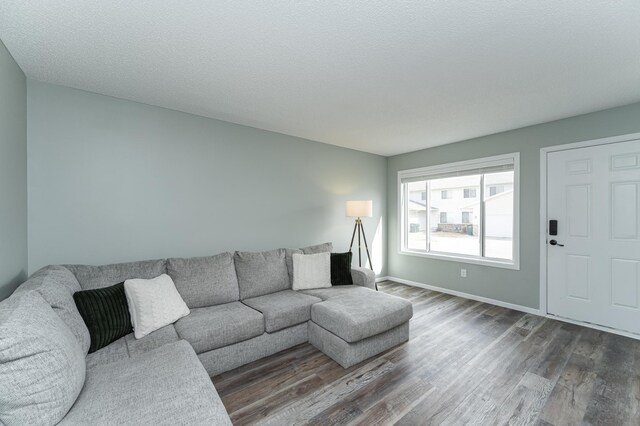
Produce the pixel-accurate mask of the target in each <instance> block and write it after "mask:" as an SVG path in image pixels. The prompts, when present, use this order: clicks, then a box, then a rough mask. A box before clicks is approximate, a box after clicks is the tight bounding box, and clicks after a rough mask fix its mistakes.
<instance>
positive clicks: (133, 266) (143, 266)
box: [65, 259, 166, 290]
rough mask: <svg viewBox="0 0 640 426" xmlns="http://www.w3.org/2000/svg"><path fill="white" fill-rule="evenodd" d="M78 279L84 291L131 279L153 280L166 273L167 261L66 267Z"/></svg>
mask: <svg viewBox="0 0 640 426" xmlns="http://www.w3.org/2000/svg"><path fill="white" fill-rule="evenodd" d="M65 266H66V267H67V268H68V269H69V270H70V271H71V272H73V274H74V275H75V276H76V278H77V279H78V282H79V283H80V287H82V289H83V290H93V289H95V288H102V287H109V286H112V285H114V284H118V283H121V282H124V281H126V280H130V279H136V278H142V279H147V280H148V279H151V278H155V277H157V276H160V275H162V274H164V273H165V272H166V260H165V259H158V260H143V261H141V262H129V263H115V264H111V265H102V266H92V265H65Z"/></svg>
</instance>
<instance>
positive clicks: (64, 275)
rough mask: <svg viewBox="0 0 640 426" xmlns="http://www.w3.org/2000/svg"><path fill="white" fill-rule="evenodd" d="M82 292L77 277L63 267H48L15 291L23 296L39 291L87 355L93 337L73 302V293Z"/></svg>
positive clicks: (32, 276) (36, 273)
mask: <svg viewBox="0 0 640 426" xmlns="http://www.w3.org/2000/svg"><path fill="white" fill-rule="evenodd" d="M79 290H80V284H79V283H78V280H77V279H76V277H75V276H74V275H73V274H72V273H71V271H69V270H68V269H67V268H65V267H63V266H46V267H44V268H42V269H40V270H39V271H37V272H35V273H34V274H33V275H31V277H29V279H28V280H27V281H26V282H24V283H23V284H22V285H21V286H20V287H18V289H17V290H16V291H15V294H22V293H26V292H29V291H37V292H38V293H39V294H40V295H41V296H42V298H43V299H44V300H45V301H46V302H47V303H48V304H49V305H50V306H51V307H52V308H53V310H54V312H55V313H56V314H57V315H58V317H60V319H61V320H62V321H63V322H64V323H65V324H66V325H67V327H69V329H70V330H71V332H72V333H73V335H74V336H75V337H76V339H77V341H78V344H79V345H80V347H81V348H82V351H83V352H84V354H85V355H86V354H87V352H89V345H90V343H91V337H90V336H89V330H88V329H87V327H86V325H85V323H84V321H83V319H82V317H81V316H80V312H78V309H77V307H76V304H75V302H74V300H73V293H75V292H76V291H79Z"/></svg>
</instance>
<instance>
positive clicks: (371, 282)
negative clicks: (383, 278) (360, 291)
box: [351, 266, 376, 290]
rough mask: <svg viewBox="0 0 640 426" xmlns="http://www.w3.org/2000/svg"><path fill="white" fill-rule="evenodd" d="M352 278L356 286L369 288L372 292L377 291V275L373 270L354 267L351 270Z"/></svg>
mask: <svg viewBox="0 0 640 426" xmlns="http://www.w3.org/2000/svg"><path fill="white" fill-rule="evenodd" d="M351 278H353V284H354V285H359V286H362V287H367V288H370V289H372V290H375V289H376V274H375V273H374V272H373V271H372V270H371V269H367V268H359V267H356V266H353V267H352V268H351Z"/></svg>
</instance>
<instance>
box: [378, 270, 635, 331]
mask: <svg viewBox="0 0 640 426" xmlns="http://www.w3.org/2000/svg"><path fill="white" fill-rule="evenodd" d="M379 281H395V282H398V283H400V284H406V285H410V286H413V287H420V288H426V289H427V290H433V291H439V292H440V293H446V294H451V295H452V296H458V297H464V298H465V299H471V300H477V301H478V302H483V303H490V304H492V305H497V306H502V307H503V308H509V309H513V310H514V311H520V312H526V313H528V314H533V315H539V316H543V317H547V318H549V319H553V320H556V321H563V322H568V323H570V324H575V325H580V326H582V327H587V328H593V329H595V330H600V331H605V332H607V333H613V334H617V335H620V336H624V337H630V338H632V339H635V340H640V335H638V334H635V333H630V332H628V331H624V330H617V329H615V328H609V327H603V326H600V325H597V324H591V323H589V322H583V321H576V320H572V319H569V318H564V317H559V316H556V315H551V314H547V313H542V312H541V311H540V310H539V309H534V308H530V307H528V306H522V305H515V304H513V303H507V302H503V301H501V300H495V299H489V298H488V297H482V296H476V295H475V294H469V293H463V292H461V291H455V290H449V289H448V288H442V287H437V286H434V285H429V284H423V283H419V282H416V281H409V280H405V279H402V278H397V277H384V279H380V280H376V282H379Z"/></svg>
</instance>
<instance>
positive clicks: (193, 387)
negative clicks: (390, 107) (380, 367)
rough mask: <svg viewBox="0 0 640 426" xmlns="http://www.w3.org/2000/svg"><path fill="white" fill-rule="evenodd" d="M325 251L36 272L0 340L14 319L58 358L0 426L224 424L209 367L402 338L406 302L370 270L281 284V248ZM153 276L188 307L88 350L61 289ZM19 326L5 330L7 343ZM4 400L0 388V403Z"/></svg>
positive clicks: (408, 309) (285, 257)
mask: <svg viewBox="0 0 640 426" xmlns="http://www.w3.org/2000/svg"><path fill="white" fill-rule="evenodd" d="M326 251H331V244H323V245H319V246H313V247H308V248H305V249H300V250H296V249H278V250H272V251H268V252H262V253H249V252H236V253H222V254H219V255H216V256H209V257H200V258H190V259H179V258H172V259H161V260H150V261H142V262H133V263H124V264H115V265H104V266H88V265H65V266H49V267H45V268H43V269H41V270H40V271H38V272H36V273H35V274H33V275H32V276H31V277H30V278H29V280H28V281H26V282H25V283H24V284H22V285H21V286H20V287H19V288H18V289H17V290H16V291H15V293H14V294H13V295H12V296H11V297H10V298H9V299H7V300H5V301H2V302H0V333H2V335H0V338H2V339H4V338H5V337H7V336H5V335H4V334H7V332H8V330H11V329H15V328H19V327H27V328H28V327H35V329H38V328H41V329H42V328H47V327H48V328H49V329H50V330H49V331H48V335H51V334H56V333H59V334H60V336H55V338H54V339H52V341H51V342H49V343H47V344H51V345H53V344H60V342H64V345H65V351H63V352H64V354H65V355H64V356H62V357H60V356H55V357H54V356H51V357H49V358H47V359H46V360H45V362H46V363H47V365H48V367H47V368H51V369H52V370H51V371H52V373H51V374H50V375H49V376H50V377H51V380H54V379H55V377H58V376H59V378H58V379H57V380H58V381H59V383H57V382H56V383H54V384H53V388H51V384H49V385H48V386H49V388H50V389H49V390H48V392H49V393H47V389H44V390H41V389H38V384H36V385H34V386H35V387H34V388H33V389H26V390H25V392H26V393H25V395H26V396H25V397H24V398H22V397H21V395H16V396H14V397H10V398H9V400H10V401H11V403H10V404H6V406H5V407H0V424H2V423H3V422H4V423H6V424H7V425H11V424H19V423H24V422H25V421H26V422H27V423H30V422H32V423H34V424H54V423H57V422H60V424H94V425H97V424H154V425H157V424H212V425H218V424H220V425H226V424H230V420H229V417H228V415H227V413H226V411H225V409H224V406H223V404H222V402H221V401H220V398H219V397H218V394H217V392H216V390H215V388H214V386H213V384H212V382H211V380H210V376H214V375H217V374H220V373H222V372H225V371H228V370H231V369H233V368H236V367H239V366H241V365H244V364H247V363H249V362H252V361H255V360H257V359H260V358H263V357H265V356H268V355H271V354H274V353H276V352H279V351H282V350H284V349H287V348H290V347H293V346H295V345H298V344H301V343H305V342H310V343H311V344H312V345H314V346H315V347H316V348H318V349H319V350H321V351H323V352H324V353H325V354H327V355H328V356H329V357H331V358H332V359H334V360H335V361H336V362H338V363H339V364H340V365H342V366H343V367H345V368H347V367H350V366H352V365H355V364H357V363H359V362H361V361H363V360H364V359H366V358H369V357H371V356H373V355H375V354H377V353H380V352H382V351H384V350H387V349H389V348H391V347H393V346H396V345H398V344H400V343H402V342H404V341H406V340H408V338H409V320H410V318H411V317H412V315H413V310H412V305H411V303H410V302H408V301H406V300H404V299H401V298H398V297H394V296H390V295H387V294H383V293H378V292H376V291H375V276H374V274H373V272H372V271H370V270H367V269H364V268H353V270H352V276H353V280H354V285H353V286H334V287H331V288H323V289H315V290H306V291H300V292H296V291H293V290H292V289H291V281H292V261H291V256H292V254H293V253H296V252H302V253H307V254H309V253H319V252H326ZM163 273H166V274H168V275H169V276H171V277H172V279H173V281H174V283H175V285H176V288H177V290H178V292H179V293H180V295H181V296H182V298H183V299H184V301H185V302H186V304H187V306H188V307H189V308H190V310H191V313H190V314H189V315H187V316H186V317H183V318H181V319H180V320H178V321H177V322H176V323H175V324H171V325H169V326H166V327H163V328H161V329H159V330H157V331H155V332H153V333H151V334H149V335H147V336H145V337H144V338H142V339H139V340H138V339H135V338H134V336H133V334H129V335H127V336H124V337H122V338H121V339H119V340H116V341H115V342H113V343H111V344H109V345H108V346H106V347H104V348H102V349H99V350H98V351H96V352H93V353H90V354H88V348H89V344H90V337H89V333H88V330H87V328H86V326H85V325H84V322H83V320H82V318H81V317H80V315H79V313H78V310H77V308H76V306H75V303H74V300H73V297H72V295H73V293H74V292H76V291H79V290H81V289H95V288H101V287H106V286H110V285H113V284H115V283H119V282H122V281H124V280H126V279H130V278H154V277H157V276H159V275H161V274H163ZM43 306H44V307H43ZM49 307H50V308H51V309H49ZM30 309H31V310H38V311H39V312H42V313H43V319H41V322H42V323H43V324H49V325H47V326H37V325H35V326H34V324H31V323H29V321H31V320H27V319H26V318H27V317H28V316H29V315H31V314H30V313H29V310H30ZM45 311H47V312H45ZM49 311H50V312H49ZM51 312H54V313H55V314H57V315H52V314H51ZM47 315H48V316H49V317H47ZM37 317H38V315H36V318H37ZM53 317H56V318H57V319H56V318H53ZM47 318H48V319H47ZM25 321H26V322H25ZM23 324H24V325H23ZM34 333H37V330H36V331H34ZM27 334H28V333H26V334H25V333H22V334H21V335H20V336H18V337H16V339H17V341H16V342H17V344H20V342H19V339H20V338H24V339H27V337H29V336H27ZM25 336H26V337H25ZM8 338H9V339H11V338H12V336H8ZM37 340H38V339H35V340H34V339H33V338H29V339H27V340H25V341H29V342H35V343H33V344H35V345H37V344H39V343H38V342H37ZM44 340H46V339H44ZM54 341H55V343H54ZM0 349H1V348H0ZM47 351H48V349H47V348H44V349H43V350H42V351H36V352H40V353H44V354H46V353H47ZM51 353H54V352H51ZM0 355H3V356H4V355H6V354H1V353H0ZM38 356H42V355H38ZM54 358H55V359H54ZM58 358H60V359H58ZM0 361H2V359H1V358H0ZM35 361H38V360H37V357H36V358H35ZM39 362H42V360H40V361H39ZM56 362H58V363H60V365H56V364H55V363H56ZM52 363H53V364H52ZM79 363H80V364H82V365H79ZM31 367H32V366H29V365H27V366H26V367H25V366H19V367H16V368H19V369H20V370H21V372H19V374H22V375H23V376H24V377H23V378H22V379H21V383H23V384H24V386H27V383H30V381H33V380H32V379H33V377H31V380H30V379H29V377H28V376H29V374H32V376H33V375H37V374H38V372H37V371H36V372H34V371H31V372H30V373H29V368H31ZM63 367H64V368H63ZM31 369H32V370H33V368H31ZM10 370H11V369H9V371H7V368H4V369H3V368H2V366H1V365H0V379H2V378H6V377H9V378H10V377H14V379H15V374H18V373H16V372H15V371H10ZM25 371H26V373H25ZM72 373H73V374H72ZM11 374H14V376H10V375H11ZM25 374H26V376H25ZM80 375H81V376H82V377H81V378H79V377H78V376H80ZM23 379H24V380H23ZM80 379H81V380H80ZM40 385H42V384H40ZM44 386H45V388H46V386H47V385H46V384H45V385H44ZM34 392H35V396H31V397H30V396H29V395H30V394H31V395H32V394H34ZM61 395H62V397H61ZM11 398H13V400H11ZM21 398H22V399H21ZM29 398H31V399H29ZM65 398H66V399H65ZM5 400H7V396H6V395H3V394H2V391H1V390H0V402H3V401H5ZM25 401H27V402H28V403H25ZM65 401H66V402H65ZM65 404H67V405H69V406H68V407H65ZM6 413H9V414H6ZM3 416H4V417H3ZM25 416H26V417H25Z"/></svg>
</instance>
